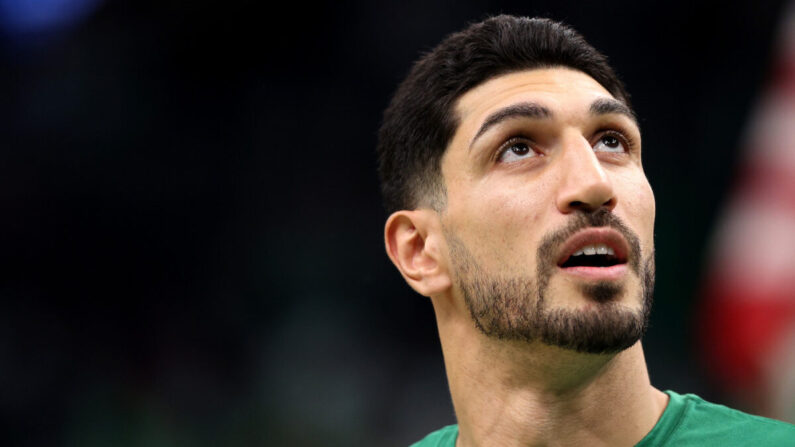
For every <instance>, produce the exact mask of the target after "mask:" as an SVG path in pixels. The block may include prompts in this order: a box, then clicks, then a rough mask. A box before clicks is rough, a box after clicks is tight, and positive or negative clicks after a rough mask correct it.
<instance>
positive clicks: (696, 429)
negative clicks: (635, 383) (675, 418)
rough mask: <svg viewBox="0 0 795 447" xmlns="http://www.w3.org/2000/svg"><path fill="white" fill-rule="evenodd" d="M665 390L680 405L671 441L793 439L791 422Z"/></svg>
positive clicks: (753, 442) (789, 442)
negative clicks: (677, 400) (680, 413)
mask: <svg viewBox="0 0 795 447" xmlns="http://www.w3.org/2000/svg"><path fill="white" fill-rule="evenodd" d="M668 394H669V395H670V396H671V400H672V401H673V400H674V399H679V400H681V403H682V405H683V407H684V408H683V410H684V411H683V413H682V417H681V418H680V420H679V423H678V424H677V425H678V427H676V429H675V431H674V433H673V436H672V439H671V441H676V442H674V444H673V445H680V444H687V445H720V446H724V447H728V446H735V445H755V446H780V445H781V446H783V445H792V443H793V440H795V425H792V424H788V423H786V422H781V421H777V420H773V419H768V418H764V417H761V416H754V415H750V414H748V413H743V412H742V411H738V410H734V409H732V408H729V407H726V406H724V405H718V404H713V403H711V402H707V401H705V400H704V399H702V398H700V397H698V396H696V395H695V394H684V395H677V394H676V393H673V392H669V393H668Z"/></svg>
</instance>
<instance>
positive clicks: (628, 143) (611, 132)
mask: <svg viewBox="0 0 795 447" xmlns="http://www.w3.org/2000/svg"><path fill="white" fill-rule="evenodd" d="M596 134H597V135H599V138H602V137H604V136H611V137H614V138H618V139H619V140H620V141H621V144H623V145H624V146H625V147H626V149H627V153H629V152H632V151H633V150H634V148H635V140H633V139H632V137H630V136H629V135H627V134H625V133H624V132H620V131H618V130H615V129H600V130H598V131H597V132H596ZM517 142H527V143H528V144H527V145H528V146H529V147H530V150H535V151H536V152H540V153H541V154H542V155H543V152H541V151H539V150H537V149H536V148H535V146H534V145H533V144H531V142H532V139H531V138H529V137H526V136H524V135H521V134H519V135H514V136H512V137H510V138H508V139H507V140H505V142H504V143H503V144H502V145H501V146H500V147H499V149H498V150H497V151H496V153H495V155H494V159H495V160H499V159H500V157H502V155H503V154H504V153H505V152H507V151H508V150H509V149H510V148H511V147H512V146H513V145H514V144H515V143H517Z"/></svg>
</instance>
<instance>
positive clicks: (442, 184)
mask: <svg viewBox="0 0 795 447" xmlns="http://www.w3.org/2000/svg"><path fill="white" fill-rule="evenodd" d="M552 68H563V69H567V70H572V71H576V72H579V73H582V74H584V75H586V76H588V77H589V78H591V79H593V81H594V82H596V83H597V84H599V85H600V86H602V88H604V89H605V91H606V92H607V93H608V94H610V97H611V98H613V99H614V100H616V101H618V102H620V103H621V104H623V105H624V106H626V108H627V109H628V110H629V112H630V113H631V116H630V118H631V119H632V120H633V122H634V123H635V124H636V125H638V124H639V123H638V120H637V115H636V114H635V110H634V109H633V108H632V106H631V105H630V104H628V102H627V100H626V98H618V97H616V96H615V95H614V94H613V92H611V91H610V90H609V89H608V88H607V86H605V85H602V83H601V82H599V81H597V80H596V78H594V77H593V76H591V75H590V74H588V73H586V72H585V71H583V70H581V69H579V68H576V67H572V66H571V65H566V64H541V65H538V66H536V67H532V68H526V67H523V68H516V69H510V70H505V71H501V72H497V73H494V74H493V75H491V76H489V77H487V78H486V79H483V80H482V81H481V82H479V83H477V84H475V85H473V86H472V87H470V88H469V89H467V90H464V91H463V92H461V93H460V94H459V95H458V96H456V97H455V98H454V99H453V101H451V102H450V104H449V105H448V110H447V113H446V114H445V116H446V117H447V118H449V119H450V122H449V123H448V124H450V125H451V126H452V129H451V130H452V132H451V133H450V136H449V139H448V141H447V144H446V145H445V146H444V149H443V150H442V153H441V154H440V156H439V158H438V160H437V163H438V170H437V174H438V175H437V176H436V177H437V179H435V180H433V182H432V187H431V188H430V191H418V192H419V194H418V195H419V196H426V197H427V196H429V195H435V196H434V197H427V198H425V197H415V202H416V206H415V207H414V208H415V209H420V208H430V209H432V210H434V211H436V212H437V213H442V212H444V211H445V210H446V209H447V183H446V180H445V178H444V172H442V161H443V160H444V158H445V156H447V152H448V151H449V149H450V146H451V145H452V144H453V138H454V137H455V135H456V134H457V133H458V129H459V128H460V127H461V122H462V120H463V117H462V116H461V110H460V104H461V98H463V97H464V96H465V95H466V94H468V93H469V92H471V91H473V90H475V89H476V88H478V87H480V86H482V85H484V84H486V83H487V82H489V81H492V80H494V79H497V78H500V77H503V76H507V75H510V74H514V73H521V72H531V71H537V70H548V69H552Z"/></svg>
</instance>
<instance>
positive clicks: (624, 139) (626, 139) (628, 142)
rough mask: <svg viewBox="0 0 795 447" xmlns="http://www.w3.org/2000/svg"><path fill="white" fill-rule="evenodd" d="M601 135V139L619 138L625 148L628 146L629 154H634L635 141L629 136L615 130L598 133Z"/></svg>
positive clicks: (603, 130)
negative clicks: (606, 137) (605, 137)
mask: <svg viewBox="0 0 795 447" xmlns="http://www.w3.org/2000/svg"><path fill="white" fill-rule="evenodd" d="M596 133H597V134H598V135H599V138H602V137H604V136H610V137H614V138H618V139H619V140H620V141H621V143H622V144H624V146H626V149H627V153H629V152H632V151H633V150H634V149H635V140H633V139H632V137H630V136H629V135H627V134H625V133H623V132H620V131H618V130H615V129H601V130H599V131H598V132H596Z"/></svg>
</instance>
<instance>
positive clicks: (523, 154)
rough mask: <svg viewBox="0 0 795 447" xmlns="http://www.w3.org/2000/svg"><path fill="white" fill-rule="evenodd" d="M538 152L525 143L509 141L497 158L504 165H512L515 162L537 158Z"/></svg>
mask: <svg viewBox="0 0 795 447" xmlns="http://www.w3.org/2000/svg"><path fill="white" fill-rule="evenodd" d="M536 155H538V154H536V152H535V151H534V150H533V148H532V147H530V144H528V143H527V142H525V141H509V142H508V143H507V144H506V145H505V146H503V148H502V150H501V151H500V155H499V157H498V158H497V160H498V161H500V162H502V163H511V162H514V161H519V160H523V159H525V158H531V157H535V156H536Z"/></svg>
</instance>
